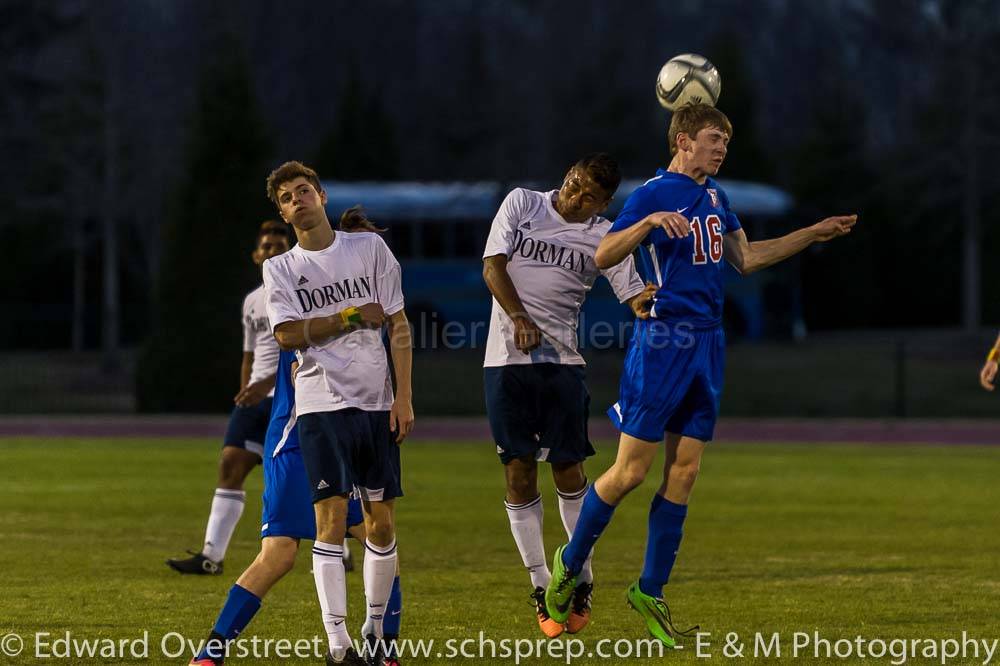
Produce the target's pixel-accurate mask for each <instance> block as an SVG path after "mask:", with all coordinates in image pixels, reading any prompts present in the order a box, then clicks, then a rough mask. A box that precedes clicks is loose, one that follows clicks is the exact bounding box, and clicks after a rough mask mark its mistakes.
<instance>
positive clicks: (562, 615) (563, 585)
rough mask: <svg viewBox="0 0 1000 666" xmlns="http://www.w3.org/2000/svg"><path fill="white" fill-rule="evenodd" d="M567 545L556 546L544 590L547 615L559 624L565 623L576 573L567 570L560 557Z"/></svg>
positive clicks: (574, 587)
mask: <svg viewBox="0 0 1000 666" xmlns="http://www.w3.org/2000/svg"><path fill="white" fill-rule="evenodd" d="M568 545H569V544H565V545H562V546H559V547H558V548H556V554H555V556H553V558H552V580H550V581H549V587H548V589H546V590H545V608H546V610H548V612H549V617H550V618H552V619H553V620H555V621H556V622H558V623H559V624H566V620H567V619H568V618H569V611H570V605H571V604H572V602H573V591H574V590H575V589H576V574H572V573H570V572H569V569H567V568H566V565H565V564H563V559H562V554H563V551H564V550H566V546H568Z"/></svg>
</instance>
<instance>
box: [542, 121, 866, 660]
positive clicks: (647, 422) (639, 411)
mask: <svg viewBox="0 0 1000 666" xmlns="http://www.w3.org/2000/svg"><path fill="white" fill-rule="evenodd" d="M732 135H733V129H732V125H731V124H730V122H729V119H728V118H727V117H726V116H725V114H723V113H722V112H721V111H719V110H717V109H715V108H713V107H710V106H707V105H704V104H696V105H691V106H686V107H682V108H681V109H679V110H678V111H677V112H676V113H675V114H674V116H673V119H672V120H671V123H670V129H669V132H668V141H669V145H670V152H671V154H672V155H673V159H672V160H671V162H670V166H669V167H668V168H667V169H666V170H665V171H664V170H660V171H658V172H657V174H656V176H655V177H653V178H651V179H650V180H648V181H647V182H646V183H645V184H644V185H643V186H642V187H640V188H638V189H637V190H636V191H635V192H633V193H632V195H631V196H630V197H629V198H628V200H627V201H626V202H625V206H624V208H623V209H622V212H621V214H620V215H619V216H618V218H617V220H616V221H615V224H614V225H613V226H612V228H611V231H610V232H609V233H608V234H607V235H606V236H605V237H604V238H603V239H602V241H601V244H600V246H599V247H598V249H597V253H596V255H595V259H596V262H597V265H598V266H599V267H601V268H606V267H608V266H613V265H615V264H617V263H619V262H621V261H622V260H624V259H625V258H626V257H628V256H629V255H631V254H632V253H633V252H634V251H636V250H638V252H637V254H638V257H639V266H640V273H642V277H643V278H644V279H646V280H651V281H653V282H654V283H655V284H656V285H657V286H658V290H657V292H656V295H655V297H654V301H653V306H652V310H651V317H650V318H649V319H645V320H642V319H640V320H637V321H636V326H635V329H634V334H633V337H632V340H631V342H630V344H629V349H628V353H627V355H626V358H625V367H624V369H623V372H622V380H621V387H620V392H619V399H618V402H617V403H615V405H614V406H613V407H612V408H611V409H610V410H609V415H610V416H611V419H612V421H613V422H614V423H615V425H616V426H617V427H618V428H619V430H620V431H621V438H620V440H619V444H618V455H617V458H616V460H615V463H614V464H613V465H612V466H611V467H610V468H609V469H608V470H607V471H606V472H605V473H604V474H603V475H601V477H600V478H599V479H597V481H596V482H594V484H593V485H592V486H591V487H590V489H589V490H588V492H587V495H586V497H585V499H584V503H583V508H582V509H581V513H580V517H579V520H578V522H577V525H576V529H575V530H574V532H573V536H572V538H571V539H570V542H569V544H567V545H565V546H562V547H560V548H559V549H558V550H556V553H555V557H554V561H553V567H552V581H551V583H550V584H549V587H548V589H547V590H546V605H547V607H548V611H549V614H550V615H551V616H552V618H553V619H555V620H556V621H560V620H563V619H565V617H566V616H567V615H568V614H569V605H570V601H571V600H572V593H573V589H574V586H575V583H576V577H577V574H578V573H579V572H580V570H581V568H582V567H583V563H584V562H585V561H586V559H587V556H588V555H589V554H590V552H591V550H592V549H593V547H594V544H595V543H596V541H597V539H598V538H599V537H600V535H601V533H602V532H603V531H604V529H605V527H606V526H607V524H608V522H610V520H611V516H612V515H613V513H614V510H615V507H616V506H617V505H618V504H619V503H620V502H621V501H622V500H623V499H624V498H625V496H626V495H627V494H628V493H629V492H631V491H632V490H633V489H635V488H636V487H638V486H639V485H640V484H641V483H642V482H643V480H644V479H645V478H646V474H647V473H648V472H649V468H650V466H651V465H652V464H653V460H654V459H655V457H656V454H657V452H658V451H659V449H660V446H661V442H664V441H665V442H666V461H665V464H664V467H663V481H662V483H661V484H660V488H659V490H658V492H657V493H656V495H654V497H653V501H652V504H651V506H650V509H649V520H648V535H647V541H646V557H645V562H644V564H643V569H642V574H641V575H640V577H639V579H638V580H637V581H635V582H634V583H632V584H631V585H630V586H629V588H628V590H627V592H626V597H627V600H628V603H629V605H630V606H631V607H632V608H634V609H635V610H636V611H637V612H638V613H639V614H640V615H641V616H642V618H643V620H644V621H645V622H646V626H647V628H648V630H649V632H650V633H651V634H652V635H653V636H654V637H655V638H657V639H659V640H661V641H662V642H663V643H665V644H666V645H667V646H670V647H673V646H675V644H676V642H675V634H677V633H678V632H676V631H675V630H674V628H673V626H672V624H671V620H670V612H669V609H668V608H667V605H666V604H665V603H664V601H663V586H664V585H665V584H666V582H667V579H668V578H669V576H670V570H671V569H672V568H673V565H674V559H675V557H676V555H677V550H678V548H679V546H680V541H681V534H682V528H683V524H684V518H685V516H686V514H687V505H688V499H689V497H690V494H691V489H692V487H693V486H694V482H695V479H696V477H697V475H698V468H699V465H700V463H701V456H702V453H703V452H704V450H705V445H706V443H707V442H708V441H710V440H711V439H712V433H713V430H714V428H715V422H716V419H717V417H718V414H719V398H720V395H721V393H722V373H723V366H724V363H725V339H724V336H723V332H722V303H723V285H722V270H723V264H722V260H723V259H725V260H726V261H728V262H729V263H731V264H732V265H733V266H734V267H735V268H736V269H737V270H738V271H740V272H741V273H743V274H746V273H752V272H754V271H758V270H760V269H762V268H766V267H768V266H771V265H772V264H775V263H777V262H779V261H781V260H783V259H786V258H788V257H790V256H792V255H794V254H796V253H798V252H801V251H802V250H804V249H805V248H807V247H808V246H809V245H811V244H812V243H815V242H823V241H828V240H830V239H833V238H836V237H838V236H842V235H844V234H847V233H849V232H850V231H851V228H852V227H853V226H854V224H855V223H856V222H857V216H856V215H847V216H839V217H829V218H826V219H824V220H822V221H820V222H818V223H816V224H814V225H812V226H810V227H806V228H803V229H799V230H798V231H795V232H793V233H791V234H788V235H787V236H783V237H781V238H776V239H773V240H766V241H758V242H753V243H751V242H749V241H748V240H747V237H746V234H745V233H744V232H743V229H742V228H741V227H740V222H739V219H738V218H737V217H736V215H735V213H733V211H732V210H731V209H730V206H729V199H728V198H727V197H726V193H725V192H724V191H723V189H722V188H721V187H720V186H719V184H718V183H716V182H715V181H714V180H713V179H712V177H713V176H715V174H716V173H718V171H719V167H720V166H721V165H722V161H723V159H724V158H725V157H726V152H727V150H728V144H729V139H730V138H731V137H732Z"/></svg>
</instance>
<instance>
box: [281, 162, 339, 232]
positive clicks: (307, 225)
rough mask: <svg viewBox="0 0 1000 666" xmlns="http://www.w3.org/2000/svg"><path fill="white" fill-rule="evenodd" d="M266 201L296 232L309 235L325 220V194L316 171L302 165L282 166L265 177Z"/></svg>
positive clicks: (297, 163) (295, 163) (286, 163)
mask: <svg viewBox="0 0 1000 666" xmlns="http://www.w3.org/2000/svg"><path fill="white" fill-rule="evenodd" d="M267 197H268V198H269V199H270V200H271V201H273V202H274V205H275V206H277V207H278V212H279V213H280V214H281V218H282V219H283V220H284V221H285V222H288V223H289V224H291V225H292V226H293V227H295V229H296V230H299V231H308V230H309V229H312V228H313V227H316V226H318V225H319V224H322V223H324V222H327V223H329V222H328V220H327V219H326V209H325V208H324V206H326V192H324V191H323V186H322V185H321V184H320V182H319V176H318V175H317V174H316V172H315V171H313V170H312V169H310V168H309V167H307V166H306V165H305V164H302V162H285V163H284V164H282V165H281V166H280V167H278V168H277V169H275V170H274V171H272V172H271V175H270V176H268V177H267Z"/></svg>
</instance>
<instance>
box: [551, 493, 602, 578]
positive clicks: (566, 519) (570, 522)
mask: <svg viewBox="0 0 1000 666" xmlns="http://www.w3.org/2000/svg"><path fill="white" fill-rule="evenodd" d="M556 494H557V495H559V515H560V516H562V522H563V527H565V528H566V534H568V535H569V538H570V539H572V538H573V530H574V529H576V521H577V520H579V519H580V509H582V508H583V498H584V496H586V494H587V482H586V480H584V483H583V490H581V491H580V492H577V493H566V494H563V493H561V492H560V491H559V490H556ZM593 557H594V551H590V555H588V556H587V561H586V562H584V563H583V569H581V570H580V575H579V576H577V578H576V580H577V583H593V582H594V571H593V569H591V567H590V560H591V559H592V558H593Z"/></svg>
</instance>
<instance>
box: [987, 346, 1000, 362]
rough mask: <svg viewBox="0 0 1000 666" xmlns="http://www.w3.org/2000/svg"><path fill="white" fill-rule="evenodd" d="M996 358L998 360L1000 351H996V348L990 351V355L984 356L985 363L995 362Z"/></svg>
mask: <svg viewBox="0 0 1000 666" xmlns="http://www.w3.org/2000/svg"><path fill="white" fill-rule="evenodd" d="M998 358H1000V349H997V348H996V347H994V348H993V349H991V350H990V353H989V354H987V355H986V360H987V361H995V360H997V359H998Z"/></svg>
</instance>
